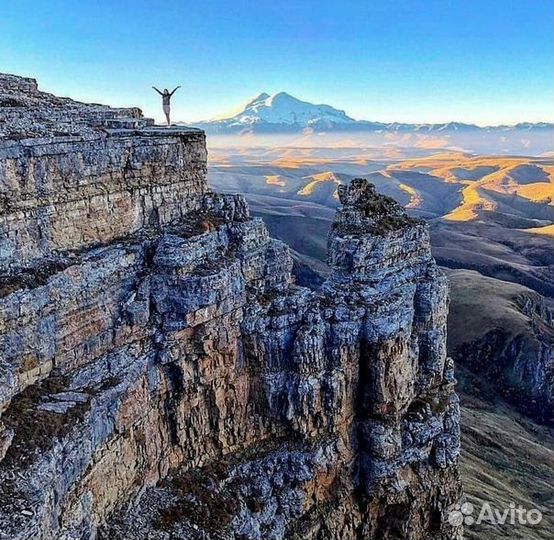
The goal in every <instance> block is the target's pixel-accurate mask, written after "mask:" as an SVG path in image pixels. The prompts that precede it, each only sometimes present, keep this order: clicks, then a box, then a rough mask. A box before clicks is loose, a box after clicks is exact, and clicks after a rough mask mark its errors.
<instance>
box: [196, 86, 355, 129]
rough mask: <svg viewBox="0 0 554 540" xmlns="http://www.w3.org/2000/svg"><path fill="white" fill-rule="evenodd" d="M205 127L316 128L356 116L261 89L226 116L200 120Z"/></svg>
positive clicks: (346, 121)
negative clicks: (241, 107)
mask: <svg viewBox="0 0 554 540" xmlns="http://www.w3.org/2000/svg"><path fill="white" fill-rule="evenodd" d="M200 124H201V126H202V127H204V128H206V129H207V130H208V131H212V132H214V131H216V132H228V131H230V132H236V131H242V130H244V129H247V130H249V129H251V130H254V131H270V132H271V131H297V130H300V129H305V128H309V127H312V128H314V129H317V130H324V129H333V128H334V127H335V126H346V125H353V124H356V120H354V119H353V118H350V117H349V116H347V114H346V113H345V112H344V111H340V110H338V109H335V108H334V107H331V106H330V105H314V104H312V103H308V102H307V101H302V100H300V99H297V98H295V97H293V96H291V95H290V94H287V93H286V92H279V93H278V94H274V95H273V96H270V95H269V94H266V93H265V92H264V93H262V94H259V95H258V96H256V97H255V98H254V99H252V100H250V101H249V102H248V103H247V104H246V105H245V107H244V109H243V110H242V111H241V112H239V113H238V114H236V115H235V116H231V117H229V118H222V119H218V120H211V121H206V122H201V123H200Z"/></svg>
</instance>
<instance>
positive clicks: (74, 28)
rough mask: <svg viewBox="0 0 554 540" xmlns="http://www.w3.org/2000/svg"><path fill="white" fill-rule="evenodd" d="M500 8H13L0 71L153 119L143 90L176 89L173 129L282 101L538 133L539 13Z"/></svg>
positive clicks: (546, 88) (459, 0) (547, 87)
mask: <svg viewBox="0 0 554 540" xmlns="http://www.w3.org/2000/svg"><path fill="white" fill-rule="evenodd" d="M509 4H510V5H509V7H507V5H506V2H505V1H504V0H489V1H488V2H482V1H480V0H450V1H444V0H429V1H426V2H420V1H416V0H408V1H406V0H389V1H387V2H371V3H370V2H367V1H358V0H356V1H352V2H348V3H343V4H340V5H337V4H335V3H330V2H329V3H321V2H315V1H312V0H304V1H295V2H292V1H284V2H280V3H275V2H271V1H269V0H260V1H259V2H256V3H255V4H253V3H251V2H247V1H243V0H235V1H234V2H232V4H229V2H224V1H223V0H208V1H206V2H203V3H188V2H159V1H152V0H149V1H147V0H134V1H131V0H122V1H121V2H117V5H115V3H113V2H110V1H108V0H97V1H84V2H81V3H73V2H69V1H68V0H49V1H46V0H33V1H30V0H21V1H19V2H17V3H14V4H12V5H10V9H9V10H8V9H7V10H4V13H3V16H2V18H1V19H0V65H1V70H2V71H7V72H12V73H16V74H20V75H25V76H31V77H35V78H37V79H39V80H40V82H41V88H42V89H43V90H46V91H50V92H53V93H56V94H63V95H70V96H72V97H73V98H75V99H80V100H83V101H94V102H102V103H110V104H112V105H116V106H131V105H138V106H140V107H141V108H142V109H143V110H144V112H145V114H146V115H148V116H153V117H155V118H156V119H158V120H161V117H162V114H161V107H160V103H159V96H157V94H155V92H154V91H153V90H152V89H151V86H152V85H156V86H158V87H168V88H170V87H174V86H176V85H178V84H181V85H182V86H183V88H182V89H180V90H179V92H178V94H176V96H175V98H174V103H173V114H172V117H173V119H174V120H177V121H189V122H193V121H198V120H201V119H207V118H213V117H216V116H222V115H225V113H226V112H229V111H233V110H236V109H237V107H238V106H239V105H240V104H243V103H244V102H246V101H247V100H248V98H250V97H252V96H254V95H257V94H259V93H260V92H268V93H276V92H280V91H286V92H288V93H290V94H292V95H294V96H297V97H299V98H301V99H304V100H306V101H310V102H312V103H326V104H329V105H332V106H334V107H336V108H339V109H344V110H345V111H346V113H347V114H348V115H350V116H352V117H353V118H356V119H366V120H373V121H383V122H393V121H397V122H409V123H440V122H448V121H458V122H466V123H475V124H478V125H494V124H514V123H517V122H541V121H545V122H552V120H553V118H554V106H553V102H552V95H551V94H552V89H553V87H554V76H553V73H552V64H553V60H554V56H553V49H554V40H553V33H552V28H551V21H552V19H553V16H554V11H553V5H552V2H551V1H550V0H535V1H534V2H532V3H530V2H528V1H525V0H516V1H513V2H510V3H509Z"/></svg>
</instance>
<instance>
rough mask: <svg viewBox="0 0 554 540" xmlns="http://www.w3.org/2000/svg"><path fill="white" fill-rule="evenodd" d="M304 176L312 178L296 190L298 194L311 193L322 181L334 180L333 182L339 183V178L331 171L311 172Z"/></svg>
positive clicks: (307, 194) (306, 195)
mask: <svg viewBox="0 0 554 540" xmlns="http://www.w3.org/2000/svg"><path fill="white" fill-rule="evenodd" d="M306 178H308V179H309V178H312V179H313V180H312V181H311V182H309V183H308V184H306V185H305V186H304V187H303V188H302V189H300V190H299V191H298V195H302V196H305V197H309V196H310V195H313V194H314V192H315V190H316V189H317V188H318V186H319V185H320V184H322V183H324V182H334V183H335V184H340V180H339V179H338V178H337V176H336V175H335V174H334V173H332V172H323V173H318V174H313V175H311V176H308V177H306Z"/></svg>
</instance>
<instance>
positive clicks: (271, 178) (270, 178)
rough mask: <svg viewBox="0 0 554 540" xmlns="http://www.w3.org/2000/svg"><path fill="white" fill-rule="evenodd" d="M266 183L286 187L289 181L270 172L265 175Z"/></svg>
mask: <svg viewBox="0 0 554 540" xmlns="http://www.w3.org/2000/svg"><path fill="white" fill-rule="evenodd" d="M265 183H266V184H267V185H269V186H279V187H285V186H286V185H287V181H286V180H285V179H284V178H283V177H282V176H280V175H278V174H270V175H267V176H266V177H265Z"/></svg>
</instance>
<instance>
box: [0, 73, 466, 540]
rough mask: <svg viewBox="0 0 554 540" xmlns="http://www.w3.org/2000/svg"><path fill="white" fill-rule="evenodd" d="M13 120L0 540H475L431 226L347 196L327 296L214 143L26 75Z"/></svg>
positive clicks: (4, 90)
mask: <svg viewBox="0 0 554 540" xmlns="http://www.w3.org/2000/svg"><path fill="white" fill-rule="evenodd" d="M49 111H51V114H49ZM0 119H4V120H5V121H6V124H7V125H8V127H7V128H6V127H5V126H4V125H3V124H0V125H2V126H3V127H2V128H1V129H2V130H3V131H2V136H3V138H2V140H1V143H0V193H1V194H2V203H1V205H0V237H1V239H2V244H1V246H2V247H1V249H0V269H1V273H2V278H1V285H2V286H1V296H0V332H1V334H0V370H1V374H2V375H1V376H2V385H1V395H0V399H1V405H0V406H1V408H2V409H1V410H2V414H1V422H2V424H1V426H0V458H2V459H1V461H0V538H10V539H21V540H23V539H30V538H33V539H35V538H36V539H41V540H46V539H57V540H58V539H60V540H61V539H63V540H70V539H71V540H76V539H79V540H80V539H83V540H84V539H86V540H92V539H95V538H99V539H102V538H104V539H108V538H109V539H121V540H123V539H130V538H133V539H147V538H148V539H158V538H159V539H169V538H190V539H193V540H194V539H206V538H213V539H222V538H223V539H239V538H241V539H250V540H254V539H260V540H261V539H264V540H265V539H285V538H286V539H314V540H315V539H330V540H332V539H337V540H338V539H341V540H348V539H353V540H354V539H360V540H361V539H364V540H365V539H375V540H386V539H392V538H406V539H414V540H415V539H427V538H435V539H455V538H460V537H461V528H460V526H459V525H458V524H456V523H449V521H448V519H447V517H448V512H449V510H451V509H452V508H453V507H454V506H455V505H456V504H457V503H458V502H459V499H460V483H459V479H458V470H457V459H458V452H459V410H458V401H457V396H456V394H455V392H454V388H453V387H454V383H455V381H454V378H453V366H452V363H451V361H450V360H449V359H447V358H446V350H445V345H446V340H445V338H446V335H445V334H446V315H447V283H446V279H445V277H444V276H443V275H442V274H441V273H440V272H439V271H438V269H437V267H436V265H435V263H434V261H433V259H432V257H431V255H430V248H429V239H428V232H427V228H426V226H425V224H424V223H422V222H420V221H417V220H413V219H411V218H408V217H407V216H406V215H405V214H404V212H403V211H402V210H401V209H400V207H399V206H398V205H397V204H396V203H395V202H394V201H393V200H392V199H389V198H386V197H381V196H379V195H378V194H377V193H376V192H375V190H374V188H373V187H372V186H371V185H369V184H368V183H367V182H366V181H365V180H355V181H353V182H352V184H351V185H350V186H348V187H343V188H341V191H340V198H341V202H342V204H343V207H342V209H341V210H339V211H338V213H337V218H336V222H335V224H334V228H333V231H332V234H331V236H330V239H329V263H330V265H331V267H332V269H333V271H332V275H331V276H330V277H329V279H328V280H327V281H326V282H325V283H324V284H323V285H322V286H321V287H320V288H319V289H318V290H315V291H313V290H309V289H306V288H302V287H298V286H296V285H295V284H294V282H293V279H292V277H291V269H292V258H291V255H290V253H289V250H288V248H287V247H286V246H285V245H284V244H282V243H281V242H278V241H276V240H273V239H271V238H270V237H269V235H268V233H267V230H266V228H265V226H264V224H263V222H262V221H261V220H259V219H256V218H252V217H250V215H249V212H248V208H247V206H246V204H245V202H244V200H243V199H242V197H240V196H226V195H218V194H216V193H213V192H211V191H210V190H209V189H208V187H207V185H206V180H205V178H206V174H205V173H206V151H205V144H204V135H203V133H202V132H200V131H197V130H192V129H187V128H157V127H154V126H152V125H151V123H150V122H149V121H147V120H145V119H143V118H142V117H141V114H140V112H139V111H138V110H136V109H129V110H122V109H110V108H108V107H102V106H97V105H85V104H78V103H76V102H73V101H71V100H65V99H61V98H55V97H54V96H50V95H48V94H44V93H42V92H40V91H38V89H37V86H36V83H35V82H34V81H32V80H30V79H21V78H18V77H14V76H0ZM14 126H15V127H14Z"/></svg>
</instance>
